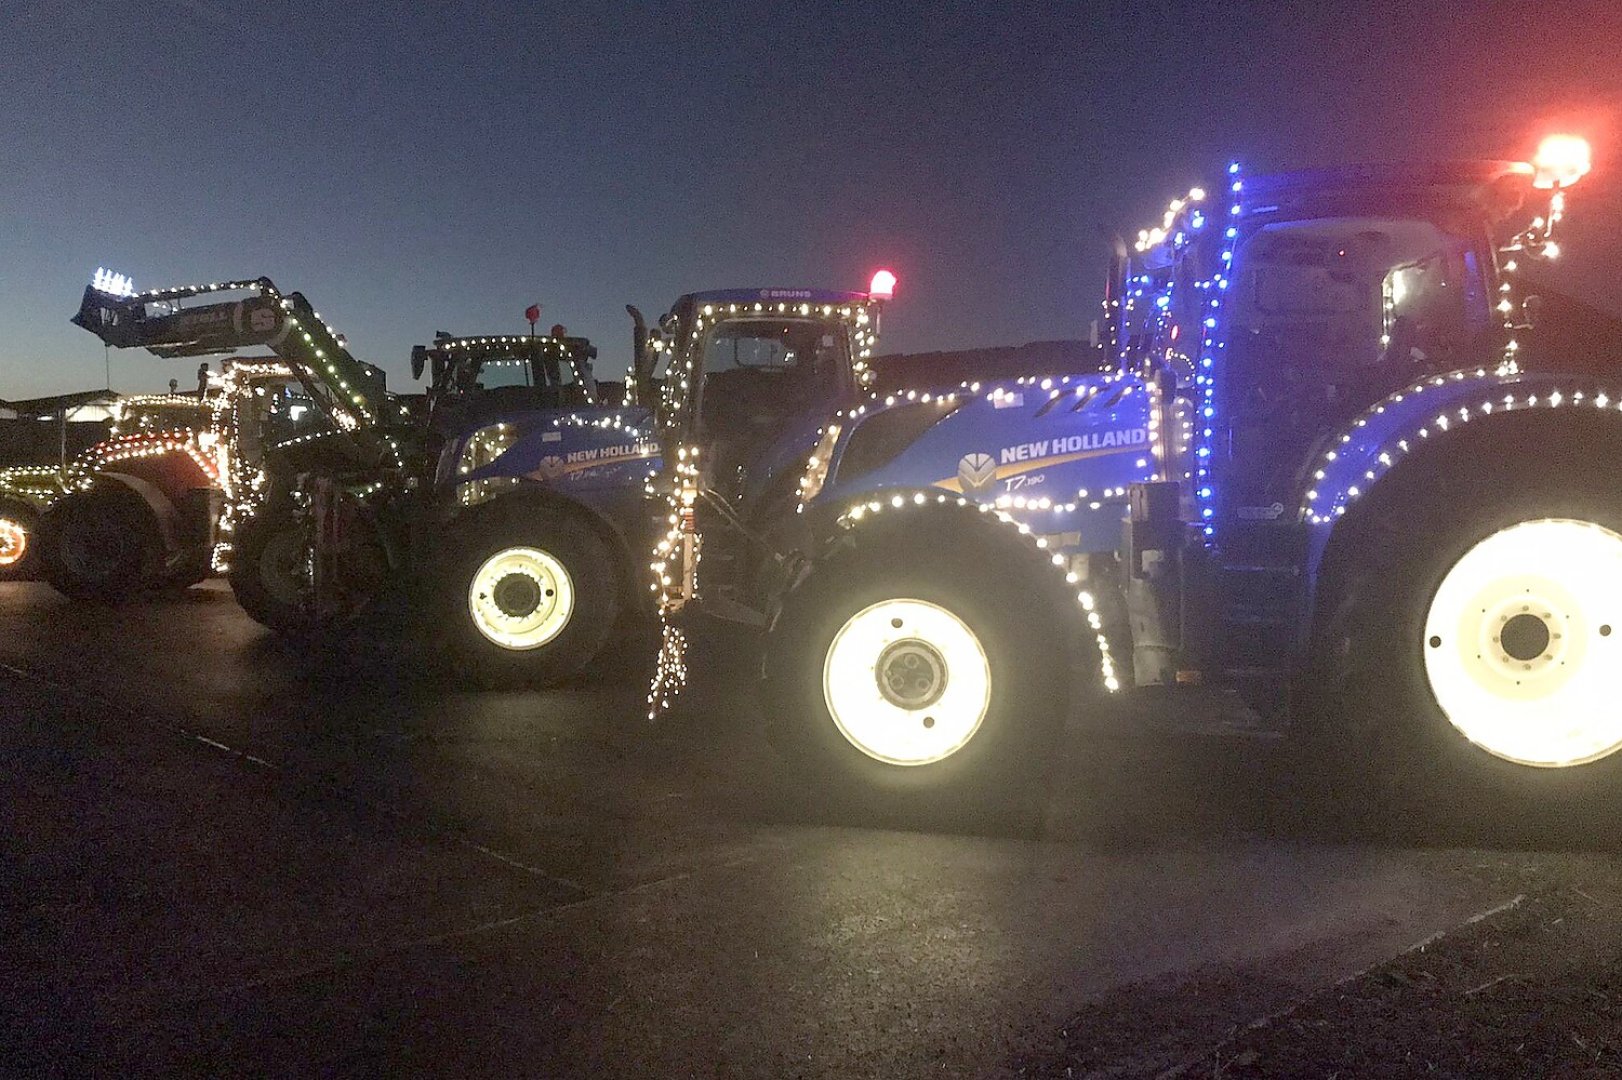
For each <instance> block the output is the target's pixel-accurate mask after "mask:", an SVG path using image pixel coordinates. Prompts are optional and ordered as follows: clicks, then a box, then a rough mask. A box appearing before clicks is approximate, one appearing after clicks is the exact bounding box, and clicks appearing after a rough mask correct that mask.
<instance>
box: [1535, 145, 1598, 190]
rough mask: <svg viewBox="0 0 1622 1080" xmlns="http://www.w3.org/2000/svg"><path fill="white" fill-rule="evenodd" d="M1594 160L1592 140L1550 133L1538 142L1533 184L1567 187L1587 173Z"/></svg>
mask: <svg viewBox="0 0 1622 1080" xmlns="http://www.w3.org/2000/svg"><path fill="white" fill-rule="evenodd" d="M1592 164H1593V160H1592V156H1591V154H1590V151H1589V147H1588V140H1587V139H1584V138H1581V137H1579V136H1576V135H1550V136H1549V137H1548V138H1546V139H1544V140H1543V141H1542V142H1541V143H1539V144H1538V152H1537V156H1536V157H1534V158H1533V159H1532V166H1533V168H1535V169H1536V170H1537V174H1536V176H1535V177H1534V178H1533V180H1532V186H1533V187H1539V188H1566V187H1570V186H1571V185H1572V184H1575V183H1576V182H1577V181H1578V180H1580V179H1582V178H1583V176H1584V175H1586V174H1587V172H1588V170H1589V169H1590V168H1591V167H1592Z"/></svg>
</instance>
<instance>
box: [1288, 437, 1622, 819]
mask: <svg viewBox="0 0 1622 1080" xmlns="http://www.w3.org/2000/svg"><path fill="white" fill-rule="evenodd" d="M1610 460H1611V458H1610V457H1609V456H1608V455H1607V456H1605V457H1603V458H1599V457H1596V459H1595V463H1594V464H1592V465H1583V466H1578V467H1573V468H1570V469H1568V470H1566V471H1564V472H1560V471H1557V470H1550V469H1547V468H1544V469H1541V470H1538V469H1531V468H1526V469H1518V470H1513V471H1511V472H1509V473H1508V474H1507V475H1503V476H1500V477H1492V478H1488V477H1483V478H1482V479H1483V480H1484V481H1487V482H1483V483H1479V484H1476V485H1474V486H1473V487H1472V488H1468V489H1464V490H1461V491H1458V492H1457V493H1456V494H1455V495H1454V496H1453V497H1452V498H1451V499H1449V500H1442V499H1436V498H1434V497H1433V498H1429V499H1425V498H1409V499H1406V500H1404V504H1403V506H1402V507H1401V508H1400V513H1392V514H1390V515H1389V516H1391V517H1393V518H1395V519H1396V521H1397V522H1399V523H1400V524H1395V525H1393V527H1392V530H1391V532H1389V533H1388V534H1384V539H1383V540H1381V541H1380V542H1374V543H1365V544H1361V545H1359V547H1360V552H1359V554H1358V556H1357V558H1356V560H1355V565H1353V566H1352V567H1351V568H1350V569H1349V572H1348V578H1349V580H1348V582H1347V585H1346V587H1345V588H1343V589H1341V590H1340V591H1341V593H1342V595H1343V596H1344V598H1345V599H1344V602H1343V603H1342V604H1341V605H1340V609H1339V610H1338V611H1337V612H1335V613H1334V615H1333V617H1332V618H1331V619H1330V621H1329V625H1328V627H1327V629H1326V632H1324V633H1322V634H1320V636H1319V640H1318V645H1317V650H1316V653H1317V654H1316V656H1315V657H1314V658H1313V667H1312V670H1311V674H1312V676H1313V677H1312V678H1311V679H1310V680H1309V683H1310V685H1311V687H1312V689H1310V690H1309V691H1308V692H1307V694H1306V697H1307V703H1308V706H1309V715H1308V716H1307V717H1306V723H1305V725H1304V728H1303V730H1304V732H1305V733H1306V734H1308V735H1310V736H1313V737H1314V738H1313V742H1315V743H1317V744H1318V746H1315V747H1314V749H1315V752H1317V753H1323V754H1327V755H1328V757H1326V758H1325V761H1326V763H1329V762H1334V763H1336V764H1348V765H1353V766H1357V765H1361V766H1362V768H1360V769H1359V768H1354V770H1353V771H1354V775H1357V776H1358V778H1359V781H1360V789H1361V790H1362V791H1364V792H1378V793H1384V794H1385V795H1387V796H1390V797H1391V798H1390V799H1387V800H1384V802H1386V803H1389V802H1390V801H1392V800H1393V799H1394V800H1397V801H1400V802H1403V803H1411V804H1414V808H1415V809H1423V810H1429V811H1432V812H1434V813H1436V814H1437V815H1438V816H1441V817H1443V818H1446V819H1450V820H1453V821H1458V822H1461V823H1469V822H1472V821H1475V822H1481V821H1483V820H1484V819H1486V818H1489V817H1490V816H1491V815H1492V814H1493V813H1494V812H1496V811H1499V810H1504V809H1509V808H1510V807H1511V806H1513V805H1516V804H1519V803H1521V802H1523V801H1530V802H1531V803H1533V804H1534V805H1535V806H1538V807H1543V808H1548V807H1550V806H1551V805H1552V806H1560V807H1564V808H1567V809H1569V808H1572V807H1574V806H1575V805H1576V804H1577V803H1578V802H1580V801H1584V800H1588V799H1591V798H1596V797H1598V798H1609V799H1614V798H1615V797H1616V796H1618V795H1622V497H1619V496H1618V494H1617V491H1616V488H1615V481H1614V476H1613V475H1612V474H1611V473H1610V472H1609V465H1608V462H1609V461H1610ZM1461 487H1462V485H1461ZM1432 494H1433V495H1434V491H1433V492H1432ZM1387 509H1388V510H1389V508H1387ZM1505 799H1508V800H1509V801H1508V802H1505V801H1504V800H1505Z"/></svg>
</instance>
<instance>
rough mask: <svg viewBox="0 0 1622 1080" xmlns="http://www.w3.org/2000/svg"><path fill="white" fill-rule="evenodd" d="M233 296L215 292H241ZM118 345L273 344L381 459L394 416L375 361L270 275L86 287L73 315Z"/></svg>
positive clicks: (173, 352) (343, 426)
mask: <svg viewBox="0 0 1622 1080" xmlns="http://www.w3.org/2000/svg"><path fill="white" fill-rule="evenodd" d="M242 293H247V294H248V295H247V296H245V297H244V296H240V295H237V296H235V297H233V298H231V299H213V298H214V297H220V296H225V295H227V294H242ZM70 321H71V322H72V323H74V324H75V325H76V326H81V327H83V328H84V329H86V330H88V331H90V332H91V333H92V334H95V335H96V336H97V337H98V338H100V339H101V340H102V341H103V342H104V343H105V344H107V345H111V346H114V347H117V348H120V349H130V348H142V349H146V350H147V351H148V352H150V353H153V354H154V355H157V356H162V357H182V356H210V355H215V354H220V353H230V352H235V351H237V350H239V349H245V348H268V349H270V350H271V351H272V352H274V353H275V354H276V355H277V356H278V357H280V358H281V359H282V360H284V361H285V362H286V363H287V365H288V367H289V368H290V369H291V370H292V372H293V374H294V375H295V376H296V377H297V378H298V380H299V382H300V383H301V384H303V386H304V388H305V390H306V391H308V392H309V394H310V396H311V397H312V398H313V399H315V400H316V401H317V402H318V403H320V405H321V407H322V409H323V410H324V411H325V412H326V413H327V418H328V420H329V421H331V423H332V426H333V428H334V429H335V430H336V431H338V432H339V433H340V434H341V435H344V436H346V437H347V440H348V442H349V443H350V444H351V445H352V446H353V447H354V448H355V449H356V450H357V451H358V452H359V453H360V454H361V455H362V456H363V457H364V458H366V459H380V458H381V457H382V456H383V453H384V450H383V448H384V446H385V440H384V439H383V437H382V435H381V433H380V432H379V431H378V428H379V427H380V426H381V425H383V424H386V423H388V422H389V421H392V420H395V419H397V417H396V415H395V414H396V413H397V412H398V411H399V407H398V405H397V404H396V403H395V402H393V401H391V400H390V399H389V398H388V395H387V394H386V393H385V391H384V387H383V381H382V379H381V378H380V376H379V374H378V372H377V371H376V369H375V368H372V367H370V366H369V365H366V364H363V363H361V362H360V361H359V360H357V359H355V357H354V356H352V355H350V352H349V350H348V349H346V348H345V347H344V346H343V345H342V344H340V343H339V341H338V337H337V335H336V334H335V333H334V332H333V331H332V328H331V327H329V326H327V324H326V323H325V322H323V321H322V320H321V318H320V316H318V315H317V314H316V313H315V311H314V310H313V309H312V308H311V307H310V304H309V302H308V301H307V300H305V299H304V297H303V296H302V295H300V294H298V293H288V294H285V295H284V294H283V293H281V292H280V291H279V290H278V289H277V288H276V286H275V284H274V283H272V282H271V280H270V279H269V278H258V279H256V280H251V281H249V280H240V281H227V282H222V283H217V284H212V285H189V286H184V287H180V288H173V289H153V290H150V291H148V292H142V293H135V294H133V295H129V296H118V295H114V294H112V293H108V292H103V291H101V290H99V289H97V288H95V287H94V286H91V287H89V288H87V289H85V291H84V297H83V299H82V300H81V301H80V304H79V311H78V313H77V314H76V315H74V316H73V318H72V319H71V320H70Z"/></svg>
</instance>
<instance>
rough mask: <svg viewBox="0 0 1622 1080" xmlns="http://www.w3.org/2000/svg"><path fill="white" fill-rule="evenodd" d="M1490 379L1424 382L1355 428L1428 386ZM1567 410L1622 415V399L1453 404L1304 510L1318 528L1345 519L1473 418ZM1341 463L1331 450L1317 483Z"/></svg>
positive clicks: (1310, 494) (1561, 394)
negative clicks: (1383, 481) (1410, 459)
mask: <svg viewBox="0 0 1622 1080" xmlns="http://www.w3.org/2000/svg"><path fill="white" fill-rule="evenodd" d="M1493 374H1496V373H1493ZM1488 377H1489V373H1488V372H1487V371H1485V370H1477V371H1476V372H1474V373H1471V374H1469V375H1467V374H1466V373H1464V372H1454V373H1452V375H1451V376H1447V377H1443V376H1438V377H1436V378H1434V379H1431V380H1428V381H1427V382H1424V383H1419V384H1417V385H1415V386H1413V387H1411V388H1410V389H1409V390H1407V391H1406V392H1404V393H1401V394H1393V395H1392V396H1391V397H1389V398H1387V399H1385V401H1384V402H1382V403H1381V404H1380V405H1378V406H1376V407H1375V408H1373V409H1370V410H1369V411H1368V412H1366V413H1365V414H1364V416H1363V417H1362V418H1360V419H1359V420H1358V422H1357V424H1356V425H1354V430H1355V429H1356V428H1361V427H1365V426H1367V424H1368V417H1370V416H1373V415H1376V414H1379V413H1384V412H1385V411H1386V408H1387V407H1388V406H1389V405H1392V404H1395V403H1398V402H1401V401H1404V400H1406V399H1407V398H1408V397H1412V396H1415V395H1418V394H1421V393H1423V392H1424V391H1425V390H1426V388H1427V387H1438V386H1445V385H1447V384H1448V383H1450V382H1458V381H1462V380H1463V379H1465V378H1471V379H1475V380H1481V379H1485V378H1488ZM1562 406H1570V407H1572V408H1582V407H1585V406H1586V407H1592V408H1595V409H1599V410H1603V411H1610V410H1613V408H1614V411H1617V412H1622V400H1618V399H1616V398H1614V397H1612V396H1611V395H1610V394H1609V393H1607V392H1606V391H1603V390H1602V391H1599V392H1598V393H1595V394H1594V395H1593V396H1589V394H1588V392H1587V391H1584V390H1572V391H1569V392H1567V391H1562V390H1559V389H1555V390H1551V391H1549V392H1547V393H1543V394H1535V393H1534V394H1525V395H1524V396H1521V397H1517V396H1516V395H1515V394H1514V393H1513V392H1510V393H1506V394H1505V395H1504V396H1503V397H1501V398H1488V399H1486V400H1479V399H1477V400H1475V401H1474V403H1473V404H1466V405H1458V406H1455V405H1451V404H1450V405H1448V407H1447V411H1446V412H1441V413H1438V414H1437V415H1436V416H1435V417H1434V418H1432V419H1431V420H1429V421H1428V422H1426V424H1425V425H1424V426H1423V427H1420V428H1419V429H1418V430H1417V431H1415V432H1413V433H1412V435H1411V436H1404V437H1402V438H1398V439H1393V440H1391V441H1390V442H1388V443H1386V444H1384V445H1382V446H1380V447H1379V448H1378V450H1377V452H1376V453H1375V455H1374V457H1373V462H1374V466H1373V467H1372V468H1368V469H1365V470H1363V472H1362V474H1361V475H1360V476H1357V477H1353V478H1351V479H1349V480H1348V481H1347V482H1345V483H1344V484H1343V485H1342V486H1341V487H1339V488H1338V489H1337V490H1336V491H1334V492H1333V493H1331V494H1329V495H1328V496H1327V497H1326V495H1325V493H1324V492H1322V491H1320V490H1318V489H1317V487H1313V488H1312V489H1310V490H1308V491H1307V493H1306V497H1305V500H1304V502H1303V504H1302V508H1301V512H1302V514H1303V516H1304V517H1305V519H1306V520H1307V521H1308V522H1309V523H1311V524H1313V525H1323V524H1328V523H1331V522H1333V521H1334V520H1335V519H1336V518H1339V517H1341V516H1343V515H1344V514H1345V513H1346V510H1347V508H1348V507H1349V506H1350V505H1351V504H1352V503H1353V502H1355V501H1356V500H1357V499H1359V498H1360V497H1362V496H1363V495H1364V494H1366V493H1367V491H1368V490H1369V489H1370V488H1372V487H1373V485H1374V482H1375V481H1377V480H1379V479H1380V477H1382V476H1384V475H1385V474H1386V473H1387V472H1389V471H1390V470H1391V468H1392V467H1393V466H1395V465H1396V464H1397V462H1398V461H1400V460H1401V459H1402V458H1403V457H1405V456H1407V455H1408V454H1411V453H1413V452H1414V451H1415V450H1417V449H1419V447H1420V446H1421V445H1422V444H1424V443H1425V442H1428V441H1429V440H1430V438H1431V432H1432V430H1435V431H1437V432H1447V431H1449V430H1451V429H1452V428H1453V427H1455V426H1458V425H1463V424H1468V423H1469V422H1471V421H1472V420H1477V419H1480V418H1482V417H1485V416H1492V415H1493V414H1494V413H1506V412H1513V411H1516V410H1526V409H1539V408H1545V409H1558V408H1560V407H1562ZM1352 437H1353V436H1352V433H1351V432H1348V433H1346V434H1343V435H1342V436H1341V438H1340V442H1339V444H1338V445H1340V446H1345V445H1346V444H1348V443H1350V442H1351V441H1352ZM1339 460H1341V454H1340V451H1339V450H1330V451H1328V452H1327V453H1326V454H1324V457H1323V460H1322V461H1321V462H1320V465H1319V468H1318V469H1317V470H1316V471H1315V472H1314V473H1313V478H1314V480H1315V481H1318V482H1321V481H1323V480H1325V479H1326V478H1327V477H1328V475H1329V473H1330V471H1331V470H1332V469H1333V468H1334V467H1335V463H1336V462H1338V461H1339Z"/></svg>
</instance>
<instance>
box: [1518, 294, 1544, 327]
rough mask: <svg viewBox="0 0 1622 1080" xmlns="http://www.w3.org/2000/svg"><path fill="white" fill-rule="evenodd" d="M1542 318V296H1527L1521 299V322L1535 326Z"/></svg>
mask: <svg viewBox="0 0 1622 1080" xmlns="http://www.w3.org/2000/svg"><path fill="white" fill-rule="evenodd" d="M1542 319H1543V297H1541V296H1528V297H1527V298H1526V299H1525V300H1522V301H1521V322H1522V323H1524V324H1525V325H1527V326H1536V325H1537V324H1538V323H1539V322H1540V321H1541V320H1542Z"/></svg>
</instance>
